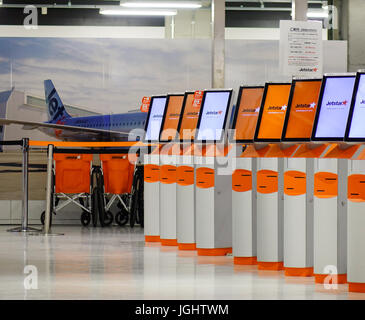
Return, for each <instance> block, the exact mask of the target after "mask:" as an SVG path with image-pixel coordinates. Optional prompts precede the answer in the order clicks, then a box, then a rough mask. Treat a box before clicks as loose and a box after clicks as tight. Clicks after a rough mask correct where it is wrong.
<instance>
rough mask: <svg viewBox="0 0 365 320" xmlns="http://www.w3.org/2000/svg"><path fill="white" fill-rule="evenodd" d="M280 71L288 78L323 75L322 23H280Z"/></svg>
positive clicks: (288, 21)
mask: <svg viewBox="0 0 365 320" xmlns="http://www.w3.org/2000/svg"><path fill="white" fill-rule="evenodd" d="M280 70H281V71H282V73H283V74H284V75H287V76H321V75H322V73H323V48H322V22H321V21H291V20H281V21H280Z"/></svg>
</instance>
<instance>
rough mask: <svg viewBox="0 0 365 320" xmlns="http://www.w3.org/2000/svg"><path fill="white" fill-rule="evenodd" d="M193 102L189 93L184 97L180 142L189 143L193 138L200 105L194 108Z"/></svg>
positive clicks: (192, 94)
mask: <svg viewBox="0 0 365 320" xmlns="http://www.w3.org/2000/svg"><path fill="white" fill-rule="evenodd" d="M193 101H194V93H189V94H188V95H187V97H186V101H185V109H184V114H183V115H182V120H181V125H180V130H179V135H180V140H187V141H191V140H194V138H195V131H196V126H197V124H198V119H199V113H200V107H201V105H199V106H198V107H195V106H193Z"/></svg>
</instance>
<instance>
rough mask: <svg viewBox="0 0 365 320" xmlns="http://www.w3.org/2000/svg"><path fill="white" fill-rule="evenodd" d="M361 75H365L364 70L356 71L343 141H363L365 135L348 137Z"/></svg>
mask: <svg viewBox="0 0 365 320" xmlns="http://www.w3.org/2000/svg"><path fill="white" fill-rule="evenodd" d="M362 75H364V76H365V71H358V72H357V73H356V78H355V84H354V91H353V93H352V99H351V105H350V111H349V117H348V118H347V124H346V131H345V141H348V142H364V141H365V137H364V138H350V137H349V134H350V129H351V124H352V117H353V114H354V109H355V103H356V96H357V91H358V89H359V84H360V78H361V76H362Z"/></svg>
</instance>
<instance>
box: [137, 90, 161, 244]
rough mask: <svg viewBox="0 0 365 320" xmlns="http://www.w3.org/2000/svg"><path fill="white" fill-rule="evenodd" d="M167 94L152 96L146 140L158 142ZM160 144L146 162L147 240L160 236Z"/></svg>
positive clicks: (144, 160) (145, 211)
mask: <svg viewBox="0 0 365 320" xmlns="http://www.w3.org/2000/svg"><path fill="white" fill-rule="evenodd" d="M165 106H166V96H154V97H152V98H151V103H150V107H149V109H148V114H147V121H146V126H145V136H144V139H143V140H144V141H145V142H152V141H153V142H158V141H159V134H160V128H161V122H162V117H163V114H164V111H165ZM159 153H160V146H157V147H155V148H154V150H153V151H152V152H151V153H150V154H146V155H145V156H144V159H143V163H144V234H145V241H146V242H155V241H156V239H159V237H160V197H159V194H160V186H159V185H160V156H159Z"/></svg>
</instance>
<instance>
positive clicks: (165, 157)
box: [159, 94, 184, 246]
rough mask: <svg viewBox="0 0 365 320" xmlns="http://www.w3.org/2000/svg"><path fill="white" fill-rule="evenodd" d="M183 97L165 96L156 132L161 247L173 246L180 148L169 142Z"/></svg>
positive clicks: (173, 132) (171, 139) (174, 135)
mask: <svg viewBox="0 0 365 320" xmlns="http://www.w3.org/2000/svg"><path fill="white" fill-rule="evenodd" d="M183 100H184V94H169V95H167V100H166V108H165V112H164V115H163V119H162V124H161V132H160V143H161V149H160V191H159V196H160V241H161V245H166V246H177V239H176V186H177V184H176V178H177V167H176V165H177V159H176V157H177V156H178V155H179V154H180V146H179V144H176V143H174V142H173V140H174V139H175V137H176V132H177V127H178V124H179V120H180V115H181V110H182V105H183Z"/></svg>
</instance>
